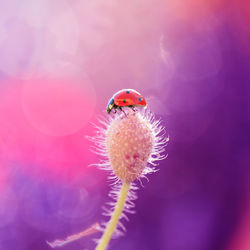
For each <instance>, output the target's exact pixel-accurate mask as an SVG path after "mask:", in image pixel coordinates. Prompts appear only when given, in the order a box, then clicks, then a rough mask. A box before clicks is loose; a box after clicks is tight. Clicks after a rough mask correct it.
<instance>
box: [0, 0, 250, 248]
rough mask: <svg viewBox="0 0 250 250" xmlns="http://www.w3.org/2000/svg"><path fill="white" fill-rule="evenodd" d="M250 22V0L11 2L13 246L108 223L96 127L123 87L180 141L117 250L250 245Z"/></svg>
mask: <svg viewBox="0 0 250 250" xmlns="http://www.w3.org/2000/svg"><path fill="white" fill-rule="evenodd" d="M249 23H250V4H249V2H248V1H247V0H243V1H237V0H229V1H226V0H187V1H182V0H177V1H170V0H149V1H144V0H134V1H101V0H93V1H87V0H55V1H51V0H36V1H28V0H0V250H14V249H15V250H17V249H18V250H46V249H50V247H49V246H48V245H47V244H46V240H48V241H53V240H55V239H63V238H65V237H66V236H68V235H71V234H75V233H78V232H80V231H83V230H85V229H86V228H88V227H89V226H91V225H92V224H93V223H95V222H100V221H102V220H103V219H106V218H103V216H102V206H103V205H104V204H105V202H107V201H110V200H109V198H108V192H109V190H110V187H109V183H108V182H107V176H106V173H105V172H102V171H100V170H97V169H95V168H88V165H89V164H91V163H96V162H98V160H99V159H98V157H97V156H96V155H94V154H93V153H92V152H91V146H92V145H91V143H90V142H89V141H88V140H87V139H86V135H92V134H93V133H94V127H93V125H92V123H96V124H97V123H98V117H99V116H100V115H103V114H105V106H106V104H107V101H108V100H109V98H110V97H111V96H112V95H113V94H114V93H115V92H116V91H117V90H120V89H122V88H133V89H136V90H138V91H139V92H141V93H142V94H143V95H144V96H145V98H146V99H147V101H148V105H149V108H150V109H151V110H152V111H153V112H154V113H155V114H156V117H157V118H161V119H162V120H163V124H164V126H165V127H166V130H167V133H168V134H169V136H170V143H169V145H168V147H167V148H166V150H167V153H168V158H167V159H166V160H164V161H162V162H160V164H159V169H160V171H159V172H157V173H155V174H154V175H151V176H149V179H150V181H149V182H144V183H143V184H144V187H141V188H140V190H139V191H138V197H139V198H138V200H137V201H136V211H137V213H136V214H135V215H130V216H129V217H130V222H128V223H126V224H125V226H126V228H127V233H126V235H125V237H121V238H118V239H116V240H112V241H111V244H110V249H111V250H152V249H154V250H249V249H250V240H249V233H250V196H249V192H250V185H249V181H250V173H249V167H250V146H249V139H250V129H249V128H250V112H249V111H250V105H249V98H250V84H249V82H250V46H249V44H250V28H249V27H250V26H249ZM105 115H106V114H105ZM138 185H140V184H139V183H138ZM96 237H99V235H91V236H87V237H85V238H83V239H80V240H78V241H75V242H73V243H70V244H68V245H67V246H65V247H62V248H61V249H64V250H69V249H70V250H78V249H79V250H81V249H89V250H90V249H94V246H95V244H94V242H93V238H96Z"/></svg>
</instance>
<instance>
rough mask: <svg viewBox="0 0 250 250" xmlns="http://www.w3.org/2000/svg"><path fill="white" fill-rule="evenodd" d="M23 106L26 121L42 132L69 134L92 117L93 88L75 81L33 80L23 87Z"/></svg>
mask: <svg viewBox="0 0 250 250" xmlns="http://www.w3.org/2000/svg"><path fill="white" fill-rule="evenodd" d="M22 105H23V111H24V114H25V116H26V118H27V119H28V121H29V122H30V123H31V124H32V126H34V127H35V128H36V129H37V130H39V131H40V132H42V133H45V134H48V135H53V136H64V135H69V134H73V133H75V132H77V131H78V130H80V129H81V128H82V127H83V126H85V125H86V123H87V122H88V121H89V120H90V118H91V116H92V115H93V112H94V108H95V95H94V89H93V88H92V86H91V85H90V84H88V83H85V84H84V85H83V84H80V83H79V82H74V81H72V80H68V81H58V80H57V81H53V80H38V81H37V80H33V81H29V82H26V83H25V84H24V86H23V91H22Z"/></svg>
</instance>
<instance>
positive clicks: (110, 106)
mask: <svg viewBox="0 0 250 250" xmlns="http://www.w3.org/2000/svg"><path fill="white" fill-rule="evenodd" d="M114 104H115V103H114V99H113V98H111V99H110V100H109V103H108V105H107V108H106V111H107V113H108V114H109V113H110V112H111V110H112V109H113V107H114Z"/></svg>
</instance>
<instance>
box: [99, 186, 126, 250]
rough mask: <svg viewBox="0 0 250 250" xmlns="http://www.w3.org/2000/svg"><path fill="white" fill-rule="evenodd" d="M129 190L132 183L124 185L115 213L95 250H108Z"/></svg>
mask: <svg viewBox="0 0 250 250" xmlns="http://www.w3.org/2000/svg"><path fill="white" fill-rule="evenodd" d="M129 188H130V183H127V182H123V183H122V187H121V191H120V195H119V198H118V200H117V203H116V206H115V209H114V212H113V214H112V216H111V219H110V221H109V223H108V225H107V228H106V229H105V232H104V234H103V235H102V238H101V239H100V241H99V244H98V246H97V247H96V249H95V250H105V249H106V248H107V246H108V243H109V241H110V239H111V237H112V234H113V233H114V231H115V229H116V226H117V223H118V222H119V218H120V216H121V213H122V210H123V207H124V205H125V202H126V198H127V195H128V191H129Z"/></svg>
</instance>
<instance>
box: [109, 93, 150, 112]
mask: <svg viewBox="0 0 250 250" xmlns="http://www.w3.org/2000/svg"><path fill="white" fill-rule="evenodd" d="M137 106H138V107H145V106H146V101H145V98H144V97H143V96H142V95H141V94H140V93H138V92H137V91H136V90H134V89H122V90H120V91H118V92H116V93H115V94H114V95H113V96H112V98H111V99H110V100H109V102H108V105H107V108H106V111H107V113H108V114H109V113H110V112H111V110H112V109H113V110H114V113H116V112H117V109H120V110H121V111H123V109H122V108H123V107H129V108H131V109H132V110H133V111H135V107H137ZM123 112H124V111H123ZM124 113H125V112H124Z"/></svg>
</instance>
